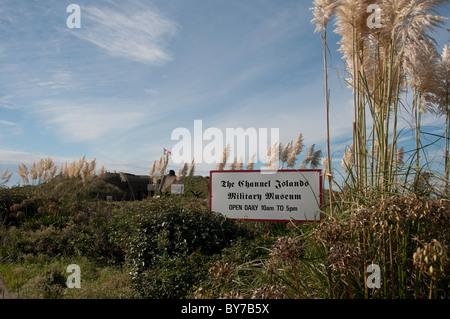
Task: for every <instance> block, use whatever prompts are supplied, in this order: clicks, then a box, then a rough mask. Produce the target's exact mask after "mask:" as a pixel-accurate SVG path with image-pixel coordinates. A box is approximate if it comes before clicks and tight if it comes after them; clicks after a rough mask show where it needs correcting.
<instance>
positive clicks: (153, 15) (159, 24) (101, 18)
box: [71, 7, 177, 64]
mask: <svg viewBox="0 0 450 319" xmlns="http://www.w3.org/2000/svg"><path fill="white" fill-rule="evenodd" d="M123 9H124V11H125V10H126V7H124V8H123ZM176 30H177V25H176V24H175V23H174V22H173V21H171V20H169V19H167V18H165V17H164V16H163V15H162V14H160V13H157V12H156V11H154V10H150V9H145V10H143V11H140V12H134V13H132V14H128V13H122V12H117V11H114V10H112V9H110V8H96V7H86V8H84V9H83V15H82V26H81V28H80V29H79V30H76V31H77V32H71V34H73V35H75V36H77V37H79V38H81V39H84V40H86V41H89V42H90V43H92V44H95V45H97V46H98V47H100V48H102V49H103V50H105V51H106V52H107V53H108V54H110V55H112V56H116V57H124V58H129V59H133V60H136V61H139V62H146V63H150V64H163V63H165V62H167V61H169V60H171V56H170V54H169V53H168V52H167V50H166V49H165V47H164V46H165V41H166V40H167V39H168V38H170V37H172V36H173V35H174V34H175V33H176Z"/></svg>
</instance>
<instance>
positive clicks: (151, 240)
mask: <svg viewBox="0 0 450 319" xmlns="http://www.w3.org/2000/svg"><path fill="white" fill-rule="evenodd" d="M135 209H138V210H139V211H140V213H138V214H136V220H135V223H136V229H135V230H134V231H133V232H132V233H131V234H130V235H131V237H130V238H129V240H128V244H127V247H126V260H127V262H128V263H129V265H130V266H131V268H132V272H131V273H132V278H133V283H134V288H135V289H136V291H137V292H138V293H139V294H140V295H141V296H142V297H150V298H180V297H182V296H184V295H185V294H186V292H187V290H189V287H191V286H192V285H193V284H195V283H196V282H198V280H199V279H200V278H199V277H201V275H202V273H203V272H204V271H206V270H207V268H205V264H206V261H207V259H208V256H212V255H214V254H218V253H220V252H221V250H222V249H223V248H225V247H227V246H228V245H229V244H230V243H231V241H232V240H234V239H237V238H239V237H243V236H247V235H249V232H248V229H246V228H244V227H243V226H242V225H240V224H238V223H236V222H235V221H233V220H230V219H227V218H225V217H224V216H222V215H220V214H217V213H213V212H209V211H208V210H207V209H206V208H202V207H201V206H195V207H189V206H186V205H183V204H177V203H175V202H173V201H169V200H167V199H166V200H164V201H161V200H149V201H145V202H142V203H139V204H138V207H135Z"/></svg>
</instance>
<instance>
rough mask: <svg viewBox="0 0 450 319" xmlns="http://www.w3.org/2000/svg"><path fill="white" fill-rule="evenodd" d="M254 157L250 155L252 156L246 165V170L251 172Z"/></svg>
mask: <svg viewBox="0 0 450 319" xmlns="http://www.w3.org/2000/svg"><path fill="white" fill-rule="evenodd" d="M255 157H256V155H255V154H252V156H250V159H249V160H248V163H247V170H249V171H251V170H253V167H254V165H255Z"/></svg>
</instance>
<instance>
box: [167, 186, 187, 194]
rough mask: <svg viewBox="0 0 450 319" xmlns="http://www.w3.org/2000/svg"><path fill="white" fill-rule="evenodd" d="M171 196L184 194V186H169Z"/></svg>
mask: <svg viewBox="0 0 450 319" xmlns="http://www.w3.org/2000/svg"><path fill="white" fill-rule="evenodd" d="M170 193H171V194H184V184H172V185H170Z"/></svg>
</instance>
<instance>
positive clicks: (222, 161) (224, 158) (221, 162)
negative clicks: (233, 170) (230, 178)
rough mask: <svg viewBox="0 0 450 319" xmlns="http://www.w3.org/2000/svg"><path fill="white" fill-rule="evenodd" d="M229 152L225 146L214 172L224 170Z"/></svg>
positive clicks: (228, 146)
mask: <svg viewBox="0 0 450 319" xmlns="http://www.w3.org/2000/svg"><path fill="white" fill-rule="evenodd" d="M229 152H230V145H227V146H225V148H224V149H223V152H222V158H221V159H220V160H219V162H218V163H217V165H216V170H218V171H221V170H223V169H224V168H225V165H226V164H227V160H228V155H229Z"/></svg>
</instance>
